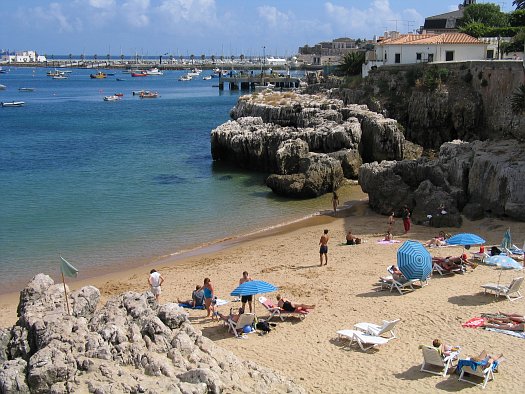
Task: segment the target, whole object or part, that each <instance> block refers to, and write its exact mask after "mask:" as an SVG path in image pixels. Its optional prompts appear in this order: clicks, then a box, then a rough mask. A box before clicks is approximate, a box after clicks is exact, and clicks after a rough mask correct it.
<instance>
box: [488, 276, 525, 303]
mask: <svg viewBox="0 0 525 394" xmlns="http://www.w3.org/2000/svg"><path fill="white" fill-rule="evenodd" d="M522 283H523V276H520V277H519V278H515V279H513V280H512V282H510V285H508V286H504V285H498V284H496V283H486V284H484V285H481V287H482V288H483V289H484V290H485V291H484V292H485V293H487V292H491V293H493V294H494V295H495V296H496V297H499V296H500V295H504V296H505V297H507V299H508V300H509V301H515V300H519V299H520V298H522V297H523V296H522V295H521V293H520V288H521V284H522ZM513 294H515V296H513Z"/></svg>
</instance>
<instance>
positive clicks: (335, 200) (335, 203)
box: [332, 192, 339, 214]
mask: <svg viewBox="0 0 525 394" xmlns="http://www.w3.org/2000/svg"><path fill="white" fill-rule="evenodd" d="M338 205H339V196H338V195H337V193H336V192H333V194H332V207H333V208H334V214H335V213H337V206H338Z"/></svg>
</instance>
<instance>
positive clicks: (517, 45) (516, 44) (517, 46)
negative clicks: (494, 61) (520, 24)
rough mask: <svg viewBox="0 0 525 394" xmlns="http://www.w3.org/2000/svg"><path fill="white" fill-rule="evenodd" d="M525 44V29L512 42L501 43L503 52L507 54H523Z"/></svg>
mask: <svg viewBox="0 0 525 394" xmlns="http://www.w3.org/2000/svg"><path fill="white" fill-rule="evenodd" d="M524 42H525V29H522V30H520V31H519V33H518V34H516V35H515V36H514V37H512V40H511V41H510V42H504V43H501V50H502V51H503V52H505V53H509V52H523V51H524V45H523V44H524Z"/></svg>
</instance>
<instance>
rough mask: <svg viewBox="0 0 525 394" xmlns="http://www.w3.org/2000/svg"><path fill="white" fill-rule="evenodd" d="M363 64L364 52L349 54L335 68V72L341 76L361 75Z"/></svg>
mask: <svg viewBox="0 0 525 394" xmlns="http://www.w3.org/2000/svg"><path fill="white" fill-rule="evenodd" d="M364 62H365V53H364V52H349V53H347V54H346V55H345V57H344V58H343V61H342V63H341V64H340V65H339V66H337V71H339V73H341V74H343V75H348V76H351V75H359V74H361V66H362V64H363V63H364Z"/></svg>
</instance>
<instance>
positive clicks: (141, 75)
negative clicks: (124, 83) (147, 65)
mask: <svg viewBox="0 0 525 394" xmlns="http://www.w3.org/2000/svg"><path fill="white" fill-rule="evenodd" d="M131 76H132V77H147V76H148V74H146V71H137V72H132V73H131Z"/></svg>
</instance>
